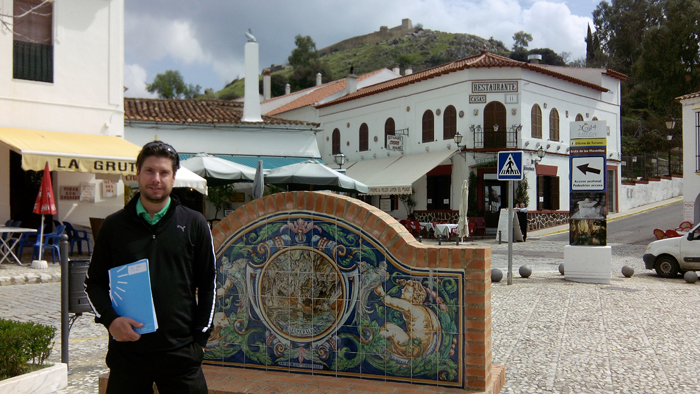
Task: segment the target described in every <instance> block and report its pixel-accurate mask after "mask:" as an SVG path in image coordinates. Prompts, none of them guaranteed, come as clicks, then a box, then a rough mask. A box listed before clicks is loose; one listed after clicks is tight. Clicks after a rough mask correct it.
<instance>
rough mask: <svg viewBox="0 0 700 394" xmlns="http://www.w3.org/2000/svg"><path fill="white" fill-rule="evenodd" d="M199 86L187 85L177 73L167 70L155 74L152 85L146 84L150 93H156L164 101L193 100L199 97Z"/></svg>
mask: <svg viewBox="0 0 700 394" xmlns="http://www.w3.org/2000/svg"><path fill="white" fill-rule="evenodd" d="M201 89H202V87H201V86H199V85H196V86H193V85H187V84H185V81H184V79H183V78H182V75H181V74H180V72H179V71H175V70H167V71H166V72H164V73H163V74H156V77H155V78H154V79H153V82H152V83H149V84H146V90H148V91H149V92H150V93H154V92H158V97H160V98H164V99H174V98H175V99H179V98H183V97H184V98H188V99H189V98H194V97H195V96H198V95H199V91H200V90H201Z"/></svg>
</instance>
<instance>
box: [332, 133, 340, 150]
mask: <svg viewBox="0 0 700 394" xmlns="http://www.w3.org/2000/svg"><path fill="white" fill-rule="evenodd" d="M331 139H332V140H333V141H332V142H331V144H332V148H331V151H332V152H333V153H332V154H334V155H337V154H338V153H340V130H338V129H335V130H333V136H332V137H331Z"/></svg>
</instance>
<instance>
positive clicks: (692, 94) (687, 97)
mask: <svg viewBox="0 0 700 394" xmlns="http://www.w3.org/2000/svg"><path fill="white" fill-rule="evenodd" d="M696 97H700V92H695V93H690V94H685V95H683V96H679V97H676V101H677V102H680V101H681V100H687V99H691V98H696Z"/></svg>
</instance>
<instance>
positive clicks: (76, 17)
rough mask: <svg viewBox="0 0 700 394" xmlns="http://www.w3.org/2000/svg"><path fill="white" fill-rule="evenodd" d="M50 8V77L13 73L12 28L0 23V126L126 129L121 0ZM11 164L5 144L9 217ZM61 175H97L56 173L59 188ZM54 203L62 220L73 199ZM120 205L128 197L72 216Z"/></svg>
mask: <svg viewBox="0 0 700 394" xmlns="http://www.w3.org/2000/svg"><path fill="white" fill-rule="evenodd" d="M0 12H1V13H3V14H10V15H12V13H13V0H0ZM53 15H54V16H53V50H54V59H53V64H54V66H53V67H54V69H53V83H46V82H36V81H28V80H19V79H13V77H12V75H13V71H12V68H13V62H12V50H13V49H12V48H13V44H12V42H13V33H12V32H11V31H10V30H8V29H7V28H6V27H3V26H0V127H13V128H20V129H39V130H50V131H62V132H74V133H85V134H101V135H117V136H123V135H124V127H123V125H124V122H123V119H124V98H123V97H124V96H123V86H124V84H123V74H124V72H123V68H124V1H123V0H109V1H94V0H70V1H66V0H56V1H55V2H54V13H53ZM9 171H10V169H9V148H8V147H7V145H5V144H2V143H0V217H4V218H6V217H9V216H10V195H9V193H10V191H9V189H10V187H9ZM63 182H66V183H65V184H67V185H73V184H75V183H76V182H77V183H80V182H98V183H99V182H100V181H98V180H95V177H94V175H92V174H73V173H63V172H59V173H58V177H57V183H55V184H54V188H55V190H56V191H58V190H59V188H60V186H61V185H62V184H63ZM120 190H122V192H123V187H122V188H121V189H120ZM57 197H58V195H57ZM56 202H57V208H58V211H59V213H58V215H57V216H58V218H59V220H61V219H62V218H63V217H64V216H65V215H67V214H68V211H69V210H70V209H71V208H72V203H71V204H67V203H65V202H62V201H56ZM122 206H123V198H121V199H120V198H114V199H110V200H109V201H98V202H97V203H95V204H79V207H78V208H76V209H74V210H73V211H72V212H71V213H70V215H69V217H68V220H69V221H72V222H74V223H76V224H81V225H89V221H88V220H87V218H88V217H89V216H99V217H105V216H106V215H107V214H109V213H111V212H114V211H115V210H116V209H118V208H121V207H122Z"/></svg>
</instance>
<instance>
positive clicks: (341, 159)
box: [333, 152, 345, 169]
mask: <svg viewBox="0 0 700 394" xmlns="http://www.w3.org/2000/svg"><path fill="white" fill-rule="evenodd" d="M333 161H334V162H335V164H337V165H338V168H339V169H343V164H345V155H344V154H343V152H338V153H337V154H335V155H333Z"/></svg>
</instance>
